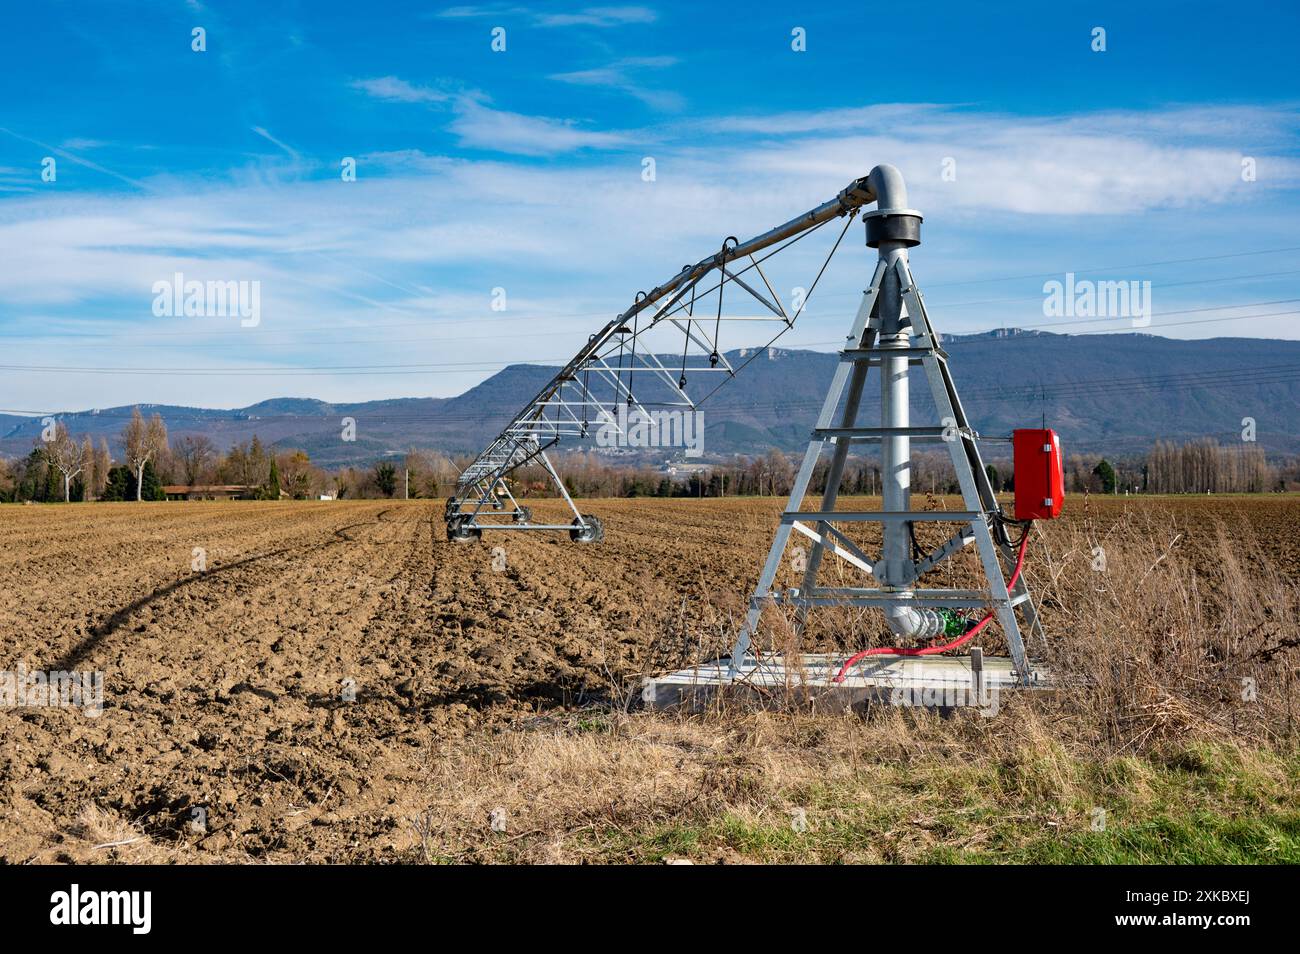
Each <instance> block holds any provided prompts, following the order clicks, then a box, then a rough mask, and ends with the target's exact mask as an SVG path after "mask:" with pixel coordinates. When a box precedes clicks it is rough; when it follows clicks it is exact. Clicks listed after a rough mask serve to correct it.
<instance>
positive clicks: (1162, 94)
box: [0, 0, 1300, 411]
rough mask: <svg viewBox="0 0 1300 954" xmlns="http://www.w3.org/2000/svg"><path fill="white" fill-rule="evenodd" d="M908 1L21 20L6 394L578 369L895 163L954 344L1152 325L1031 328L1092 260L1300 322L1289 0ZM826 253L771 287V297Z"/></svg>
mask: <svg viewBox="0 0 1300 954" xmlns="http://www.w3.org/2000/svg"><path fill="white" fill-rule="evenodd" d="M883 9H884V8H882V7H879V6H877V5H868V4H835V5H825V6H821V7H819V8H818V9H815V10H810V9H808V7H807V6H806V5H802V4H786V3H759V4H749V5H747V6H746V9H745V12H744V14H743V15H737V13H736V10H737V8H735V7H727V6H725V5H723V6H718V5H708V4H698V3H689V4H688V3H656V4H646V5H640V4H628V5H608V6H586V5H583V4H581V3H574V4H535V5H530V4H513V3H505V4H483V5H474V6H451V5H446V6H444V5H438V4H400V3H369V4H356V3H333V2H313V3H281V4H277V3H271V2H263V3H220V4H217V3H211V4H203V3H197V2H193V3H185V2H179V0H178V2H167V3H164V2H155V3H146V2H138V3H132V2H125V3H115V4H112V5H106V4H91V3H80V4H72V3H57V2H55V3H47V4H43V5H41V6H40V8H39V9H37V8H35V7H34V6H32V5H26V6H23V7H20V8H15V9H14V10H12V11H10V12H9V13H8V14H7V28H6V30H5V31H4V32H3V35H2V36H0V54H3V56H4V62H5V64H6V66H5V76H6V80H7V84H6V86H7V90H6V91H7V93H8V95H6V96H5V100H4V101H5V108H4V113H3V116H2V117H0V130H2V131H0V234H2V235H3V248H4V253H5V254H4V255H3V257H2V260H0V343H3V345H4V348H5V352H6V354H7V355H8V358H7V361H5V362H3V364H4V365H5V368H4V370H3V371H0V407H3V408H6V409H12V410H29V411H49V410H62V409H68V408H81V407H91V406H109V405H116V404H122V403H131V402H159V403H162V402H165V403H181V404H198V405H205V406H218V407H230V406H238V405H242V404H246V403H250V402H252V401H255V400H259V399H263V398H267V397H275V396H284V395H296V396H312V397H320V398H323V399H326V400H336V401H345V400H362V399H369V398H381V397H395V396H403V395H449V394H455V393H459V392H461V391H463V390H465V389H466V388H467V387H469V386H472V385H473V384H474V383H476V382H477V381H479V380H482V379H483V378H485V377H487V376H488V375H489V374H491V373H492V371H493V370H495V369H497V368H499V367H501V366H503V365H504V364H507V363H511V362H518V361H561V360H563V359H565V358H567V357H568V356H569V355H571V354H572V353H573V352H574V351H575V350H576V349H577V347H578V346H579V345H580V344H581V343H582V342H583V341H585V339H586V336H587V334H589V333H590V332H592V331H594V330H596V328H597V327H599V326H600V325H601V324H603V322H604V321H605V320H606V319H607V318H609V317H611V316H612V315H613V314H615V313H616V312H618V311H619V310H621V309H622V308H623V307H625V306H626V305H627V304H628V302H629V301H630V300H631V297H632V295H633V294H634V293H635V292H636V291H637V290H639V289H643V288H648V287H650V286H652V285H654V284H656V283H659V282H661V281H663V280H664V279H666V278H668V277H669V276H671V275H672V274H673V273H675V272H676V271H677V269H678V268H680V267H681V265H682V264H683V263H685V262H687V261H695V260H697V259H699V258H701V257H703V256H704V255H706V254H708V253H710V252H712V251H713V250H715V249H716V248H717V246H718V244H719V243H720V241H721V239H722V238H723V237H725V236H726V235H729V234H731V235H738V236H741V237H745V236H747V235H751V234H755V233H757V232H759V231H762V230H764V229H766V228H768V227H770V226H771V225H774V224H776V223H778V222H780V221H783V220H785V219H787V218H790V217H791V216H793V215H795V214H797V213H799V212H802V211H804V210H805V209H807V208H810V207H812V206H814V205H816V204H818V203H820V202H821V201H823V200H825V199H827V198H830V197H831V196H833V195H834V194H835V192H837V191H838V190H839V189H840V188H842V187H843V186H844V185H845V184H846V183H847V182H848V181H849V180H851V179H853V178H854V177H856V176H859V175H863V174H865V173H866V172H867V171H868V170H869V169H870V168H871V166H872V165H874V164H876V163H878V162H891V163H894V164H895V165H897V166H899V167H900V168H901V169H902V170H903V172H904V174H905V175H906V176H907V178H908V183H909V187H910V190H911V204H912V205H913V206H915V207H917V208H919V209H920V210H921V211H922V212H924V213H925V215H926V225H925V232H924V240H925V241H924V244H923V245H922V246H921V247H920V248H919V249H917V250H916V251H915V252H914V253H913V256H912V263H913V270H914V272H915V274H916V276H917V278H918V280H919V281H920V283H921V285H922V288H924V289H925V290H926V291H927V299H928V301H929V303H930V306H931V310H932V312H933V318H934V320H935V322H936V324H937V325H938V326H939V328H940V329H941V330H943V331H947V332H954V333H959V332H971V331H980V330H985V329H988V328H993V327H999V326H1006V325H1020V326H1038V327H1045V328H1047V329H1049V330H1051V329H1052V328H1056V329H1057V330H1061V331H1070V332H1075V333H1080V332H1109V331H1125V330H1131V329H1129V328H1128V327H1127V326H1126V325H1124V324H1123V323H1122V322H1115V321H1110V322H1106V321H1101V322H1093V323H1080V324H1074V325H1071V324H1069V323H1066V322H1063V321H1061V320H1059V319H1058V320H1051V319H1048V318H1045V317H1044V315H1043V309H1042V300H1043V287H1042V286H1043V283H1044V281H1046V280H1049V279H1052V278H1061V277H1063V276H1064V273H1065V272H1067V271H1075V272H1078V273H1080V277H1088V278H1094V279H1100V278H1106V279H1116V280H1134V281H1150V282H1151V283H1152V300H1153V311H1154V318H1153V320H1152V323H1151V327H1150V328H1148V329H1145V330H1147V331H1149V332H1153V333H1159V334H1165V335H1169V336H1172V337H1212V336H1217V335H1250V336H1269V337H1286V338H1298V337H1300V315H1297V314H1290V313H1289V312H1290V311H1300V301H1294V300H1295V299H1300V228H1298V227H1297V222H1298V221H1300V215H1298V213H1300V191H1298V187H1300V159H1298V158H1297V151H1296V146H1297V140H1298V138H1300V135H1298V134H1300V112H1298V111H1297V108H1298V104H1300V91H1298V90H1297V80H1296V75H1297V70H1296V68H1295V54H1294V49H1293V46H1294V38H1295V36H1297V35H1298V34H1300V14H1298V13H1297V11H1296V9H1295V8H1294V7H1293V6H1283V5H1268V4H1264V5H1259V4H1253V5H1250V6H1249V7H1241V6H1240V5H1227V4H1187V3H1179V4H1172V3H1171V4H1162V3H1153V4H1144V5H1141V8H1140V9H1134V5H1132V4H1104V3H1100V4H1099V3H1088V4H1051V5H1046V4H1041V5H1040V4H1025V5H1021V6H1016V5H1007V4H998V5H996V6H995V5H968V4H960V5H958V4H952V5H948V4H943V3H936V4H927V5H924V6H918V5H914V4H913V5H900V6H899V7H898V9H897V11H896V12H893V13H885V12H882V11H883ZM196 27H199V28H202V29H203V30H204V31H205V39H206V50H205V51H203V52H195V51H194V50H193V49H192V48H191V46H192V32H191V31H192V30H193V29H194V28H196ZM497 27H501V28H504V30H505V41H506V42H505V46H506V48H505V51H504V52H494V51H493V50H492V48H491V43H492V31H493V29H494V28H497ZM796 27H800V28H802V29H803V30H804V31H805V33H806V49H805V50H804V51H801V52H796V51H795V50H793V49H792V48H791V45H792V42H791V41H792V33H791V31H792V30H794V29H795V28H796ZM1096 27H1102V28H1104V29H1105V31H1106V50H1105V52H1094V51H1093V50H1092V49H1091V45H1092V31H1093V29H1094V28H1096ZM47 157H50V158H53V159H54V162H55V169H56V172H57V175H56V179H55V181H53V182H45V181H42V177H41V173H42V162H43V160H45V159H46V158H47ZM344 157H352V158H354V159H355V160H356V171H357V177H356V181H352V182H345V181H343V180H342V178H341V176H340V163H341V161H342V160H343V158H344ZM647 157H649V158H653V159H654V162H655V173H656V174H655V179H654V181H651V182H647V181H644V179H643V176H642V170H643V164H644V160H645V159H646V158H647ZM1245 157H1249V158H1250V159H1252V160H1253V162H1254V168H1255V173H1256V174H1255V177H1254V179H1253V181H1245V180H1243V177H1242V174H1241V172H1242V160H1243V158H1245ZM945 160H951V162H950V163H949V167H950V168H953V169H955V171H956V176H955V179H951V177H949V178H947V179H946V178H945V177H944V176H943V174H942V170H943V169H944V168H945V165H944V164H945ZM826 238H827V242H823V243H822V244H821V245H817V244H816V242H817V241H820V240H821V237H820V236H818V237H814V238H813V239H810V240H809V241H808V242H807V243H806V245H807V246H808V247H807V248H804V247H803V246H801V247H800V248H799V249H798V250H796V251H792V252H791V253H789V259H790V260H789V261H788V262H782V263H781V264H780V267H778V266H777V264H775V263H774V266H773V282H774V285H775V286H776V287H777V288H778V289H779V290H782V293H783V294H785V293H788V292H789V290H790V289H793V288H794V287H796V286H800V287H806V286H807V285H808V284H809V281H810V279H811V276H812V274H814V273H815V271H816V268H817V266H818V265H819V264H820V261H821V259H822V257H824V255H825V253H826V251H827V248H828V242H829V240H830V239H833V236H831V235H830V233H826ZM871 264H872V262H871V256H870V253H869V252H868V250H866V249H865V248H864V247H863V244H862V235H861V230H860V227H858V226H854V227H853V229H852V230H851V232H850V233H849V237H847V238H846V240H845V243H844V247H843V248H842V250H841V251H840V252H839V254H838V255H837V256H836V258H835V260H834V261H833V263H832V265H831V267H830V269H829V270H828V272H827V274H826V277H825V279H824V280H823V283H822V284H821V285H820V286H819V287H818V290H817V292H816V294H815V296H814V297H813V298H812V299H811V300H810V301H809V304H808V308H807V312H806V314H805V315H804V316H803V317H801V318H800V321H799V326H798V327H796V328H795V329H794V330H793V331H791V332H790V333H789V334H788V335H787V337H786V339H784V340H783V342H782V343H783V344H787V345H791V346H801V345H802V346H808V347H816V348H822V349H829V348H830V347H831V346H832V343H833V342H836V341H837V340H838V339H839V338H840V337H841V336H842V334H843V331H844V329H845V328H846V327H847V325H848V323H849V321H850V319H851V317H852V313H853V309H854V305H855V299H856V296H857V294H858V290H859V289H861V287H862V286H863V284H864V283H865V281H866V279H867V277H868V276H869V274H870V268H871ZM176 272H181V273H183V274H184V275H185V277H186V278H187V279H197V280H200V281H206V280H219V281H230V280H234V281H257V282H259V283H260V293H261V302H260V304H261V308H260V320H259V322H258V324H257V325H256V327H241V326H240V324H239V322H238V321H237V320H232V319H231V318H228V317H190V318H185V317H172V316H162V317H160V316H157V315H155V314H154V312H153V309H152V304H153V299H154V295H153V292H152V290H151V289H152V286H153V284H154V283H155V282H157V281H159V280H168V279H170V278H171V277H172V276H173V275H174V274H175V273H176ZM494 289H504V290H505V295H506V297H505V300H506V302H507V306H506V308H505V310H504V311H497V310H494V309H493V307H492V305H493V301H494V298H493V290H494ZM1288 300H1292V301H1288ZM498 302H499V299H498ZM1279 303H1280V304H1279ZM1211 309H1212V310H1211ZM1243 315H1258V316H1263V317H1258V318H1257V319H1255V320H1253V321H1252V320H1231V321H1230V320H1227V319H1229V318H1238V317H1240V316H1243ZM752 337H753V340H752V341H738V342H736V343H747V344H759V343H762V341H764V340H766V338H765V337H764V336H761V335H760V334H759V332H758V331H757V330H755V331H754V332H753V333H752ZM37 368H40V369H44V370H36V369H37ZM92 368H93V369H97V370H93V371H92V370H88V369H92ZM143 372H158V373H143Z"/></svg>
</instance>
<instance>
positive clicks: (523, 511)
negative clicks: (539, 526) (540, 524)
mask: <svg viewBox="0 0 1300 954" xmlns="http://www.w3.org/2000/svg"><path fill="white" fill-rule="evenodd" d="M510 516H511V519H512V520H514V522H515V523H532V522H533V508H532V507H520V508H519V509H518V510H516V511H515V512H514V513H513V514H511V515H510Z"/></svg>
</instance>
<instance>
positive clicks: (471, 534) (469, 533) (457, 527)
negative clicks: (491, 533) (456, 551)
mask: <svg viewBox="0 0 1300 954" xmlns="http://www.w3.org/2000/svg"><path fill="white" fill-rule="evenodd" d="M482 536H483V531H482V530H480V529H479V528H478V527H467V526H465V524H464V522H463V518H460V519H456V520H450V521H448V522H447V539H448V540H451V541H453V542H455V543H469V542H470V541H472V540H478V539H480V538H481V537H482Z"/></svg>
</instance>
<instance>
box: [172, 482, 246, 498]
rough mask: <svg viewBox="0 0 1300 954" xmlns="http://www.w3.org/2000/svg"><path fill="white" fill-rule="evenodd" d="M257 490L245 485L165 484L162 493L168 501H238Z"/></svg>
mask: <svg viewBox="0 0 1300 954" xmlns="http://www.w3.org/2000/svg"><path fill="white" fill-rule="evenodd" d="M256 489H257V488H255V487H249V486H246V485H245V484H195V485H194V486H193V487H191V486H189V485H187V484H167V485H166V486H164V487H163V493H165V494H166V495H167V499H168V500H238V499H240V498H241V497H251V496H253V493H254V492H255V491H256Z"/></svg>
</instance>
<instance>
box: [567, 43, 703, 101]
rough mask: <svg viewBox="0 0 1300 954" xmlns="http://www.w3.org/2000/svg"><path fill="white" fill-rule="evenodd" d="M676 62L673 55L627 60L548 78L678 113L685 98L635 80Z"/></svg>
mask: <svg viewBox="0 0 1300 954" xmlns="http://www.w3.org/2000/svg"><path fill="white" fill-rule="evenodd" d="M676 63H677V58H676V57H672V56H637V57H627V58H624V59H621V60H616V61H614V62H613V63H610V64H608V65H606V66H601V67H596V68H594V69H587V70H574V71H571V72H567V73H553V74H551V76H550V77H549V78H550V79H553V80H557V81H558V82H561V83H569V84H571V85H574V86H593V87H597V88H601V89H608V90H612V91H614V92H619V93H625V94H626V95H628V96H631V97H633V98H634V99H638V100H640V101H641V102H643V103H645V104H646V105H647V106H649V107H650V108H652V109H658V110H679V109H681V108H683V107H684V106H685V103H686V101H685V99H684V97H682V96H681V95H680V94H679V93H676V92H673V91H671V90H663V89H654V88H652V87H649V86H647V85H645V83H643V82H642V81H640V80H638V79H637V78H636V76H637V75H638V74H640V73H642V72H644V71H646V70H659V69H665V68H667V67H670V66H673V65H675V64H676Z"/></svg>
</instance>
